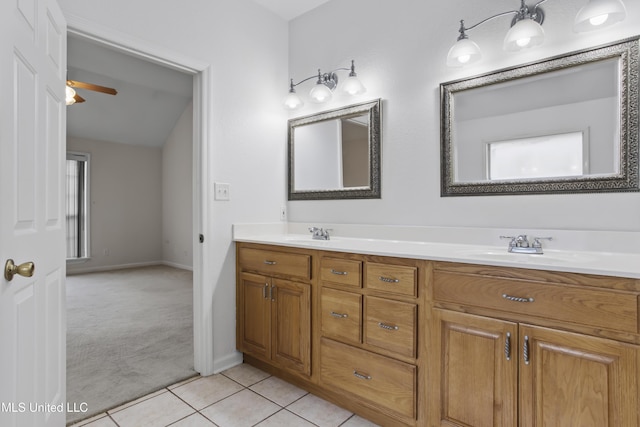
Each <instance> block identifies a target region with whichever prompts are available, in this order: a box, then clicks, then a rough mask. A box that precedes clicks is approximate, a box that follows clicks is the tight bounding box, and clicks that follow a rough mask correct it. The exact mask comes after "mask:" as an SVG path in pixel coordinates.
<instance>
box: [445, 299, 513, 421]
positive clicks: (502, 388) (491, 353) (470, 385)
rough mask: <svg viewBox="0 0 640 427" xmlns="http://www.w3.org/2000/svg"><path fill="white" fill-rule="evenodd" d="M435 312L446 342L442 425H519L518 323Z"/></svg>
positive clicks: (447, 312)
mask: <svg viewBox="0 0 640 427" xmlns="http://www.w3.org/2000/svg"><path fill="white" fill-rule="evenodd" d="M436 316H437V317H436V318H437V319H438V320H439V321H438V324H439V325H440V326H439V328H440V331H439V332H440V337H441V343H442V344H441V352H440V355H439V360H440V365H441V368H440V369H441V372H442V388H441V391H440V393H441V396H440V400H441V405H440V406H441V414H440V418H439V421H438V422H439V424H438V425H441V426H464V427H467V426H473V427H499V426H501V427H512V426H516V425H517V416H518V411H517V407H516V405H517V399H516V396H517V372H518V351H517V346H516V343H517V325H516V324H515V323H511V322H505V321H501V320H496V319H490V318H486V317H480V316H473V315H469V314H463V313H455V312H451V311H442V310H436ZM507 334H510V339H509V343H510V344H507ZM507 346H508V347H509V351H508V353H509V358H508V359H507V354H506V350H507Z"/></svg>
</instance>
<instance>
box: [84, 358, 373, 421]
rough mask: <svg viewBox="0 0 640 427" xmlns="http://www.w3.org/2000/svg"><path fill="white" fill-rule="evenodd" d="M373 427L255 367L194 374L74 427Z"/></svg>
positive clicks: (247, 366) (237, 367) (347, 412)
mask: <svg viewBox="0 0 640 427" xmlns="http://www.w3.org/2000/svg"><path fill="white" fill-rule="evenodd" d="M80 426H83V427H118V426H119V427H129V426H131V427H143V426H150V427H167V426H172V427H215V426H218V427H245V426H247V427H249V426H256V427H285V426H287V427H288V426H291V427H297V426H300V427H307V426H309V427H312V426H318V427H337V426H342V427H372V426H376V424H373V423H371V422H369V421H367V420H365V419H363V418H361V417H358V416H357V415H354V414H352V413H351V412H349V411H347V410H345V409H342V408H340V407H338V406H336V405H334V404H332V403H329V402H327V401H325V400H323V399H320V398H318V397H316V396H314V395H312V394H309V393H307V392H306V391H304V390H302V389H300V388H298V387H295V386H293V385H291V384H289V383H287V382H284V381H282V380H280V379H278V378H276V377H273V376H271V375H269V374H267V373H265V372H263V371H261V370H259V369H256V368H254V367H252V366H250V365H244V364H243V365H239V366H236V367H233V368H231V369H229V370H226V371H224V372H222V373H221V374H217V375H212V376H209V377H194V378H191V379H188V380H186V381H182V382H180V383H178V384H174V385H172V386H169V387H167V388H165V389H162V390H159V391H157V392H155V393H151V394H149V395H147V396H144V397H141V398H140V399H138V400H135V401H133V402H129V403H127V404H124V405H122V406H120V407H117V408H114V409H111V410H109V411H107V412H105V413H103V414H100V415H97V416H95V417H93V418H90V419H88V420H84V421H81V422H79V423H76V424H73V427H80Z"/></svg>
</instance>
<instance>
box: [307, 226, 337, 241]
mask: <svg viewBox="0 0 640 427" xmlns="http://www.w3.org/2000/svg"><path fill="white" fill-rule="evenodd" d="M330 231H332V230H331V229H330V228H327V229H326V230H325V229H323V228H318V227H309V232H310V233H312V238H313V239H315V240H329V238H330V237H331V236H329V232H330Z"/></svg>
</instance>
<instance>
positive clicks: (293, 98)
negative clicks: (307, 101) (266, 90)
mask: <svg viewBox="0 0 640 427" xmlns="http://www.w3.org/2000/svg"><path fill="white" fill-rule="evenodd" d="M283 105H284V108H286V109H287V110H297V109H298V108H301V107H302V106H303V105H304V102H303V101H302V98H300V97H299V96H298V94H297V93H296V92H295V91H291V92H289V94H288V95H287V96H286V98H285V99H284V102H283Z"/></svg>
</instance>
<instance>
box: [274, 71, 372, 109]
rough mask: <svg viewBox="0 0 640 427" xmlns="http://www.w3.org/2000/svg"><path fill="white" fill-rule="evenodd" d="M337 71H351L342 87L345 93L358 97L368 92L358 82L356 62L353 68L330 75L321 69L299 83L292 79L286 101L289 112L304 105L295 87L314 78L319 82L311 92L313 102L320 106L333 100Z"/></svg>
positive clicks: (336, 83) (285, 105)
mask: <svg viewBox="0 0 640 427" xmlns="http://www.w3.org/2000/svg"><path fill="white" fill-rule="evenodd" d="M336 71H349V76H348V77H347V79H346V80H345V82H344V83H343V84H342V85H341V89H342V91H343V92H345V93H348V94H349V95H353V96H356V95H360V94H363V93H365V92H366V91H367V89H366V88H365V87H364V85H363V84H362V83H361V82H360V80H358V76H357V74H356V68H355V65H354V61H353V60H352V61H351V68H336V69H335V70H333V71H329V72H328V73H324V74H323V73H322V72H321V71H320V69H318V74H317V75H313V76H311V77H307V78H306V79H303V80H300V81H299V82H298V83H293V79H291V83H290V86H289V94H288V95H287V97H286V98H285V99H284V107H285V108H286V109H288V110H296V109H298V108H301V107H302V106H303V105H304V102H303V101H302V98H300V96H298V94H297V93H296V90H295V87H296V86H298V85H299V84H301V83H304V82H306V81H308V80H311V79H314V78H317V80H316V84H315V86H314V87H313V88H312V89H311V91H310V92H309V96H310V97H311V100H312V101H313V102H315V103H318V104H321V103H324V102H328V101H329V100H331V97H332V95H333V91H334V90H335V89H336V87H338V75H337V74H336Z"/></svg>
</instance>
